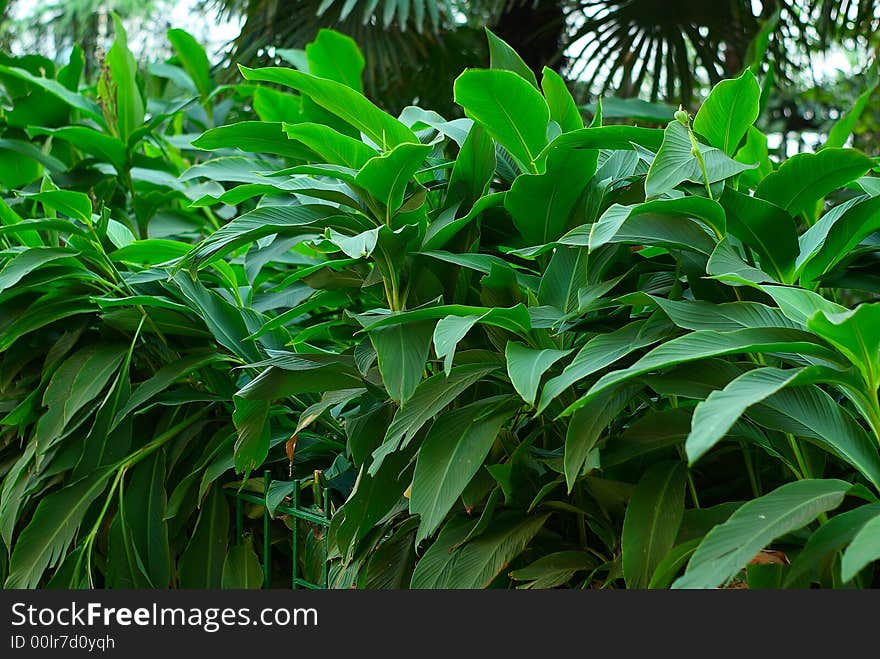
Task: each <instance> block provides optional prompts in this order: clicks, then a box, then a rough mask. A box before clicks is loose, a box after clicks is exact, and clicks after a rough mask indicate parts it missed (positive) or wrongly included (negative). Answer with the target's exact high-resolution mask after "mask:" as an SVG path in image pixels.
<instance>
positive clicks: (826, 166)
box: [755, 148, 874, 215]
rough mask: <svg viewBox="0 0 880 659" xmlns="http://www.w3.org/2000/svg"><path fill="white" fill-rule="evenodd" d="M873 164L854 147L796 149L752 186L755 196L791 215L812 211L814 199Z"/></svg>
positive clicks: (865, 170)
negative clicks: (793, 153)
mask: <svg viewBox="0 0 880 659" xmlns="http://www.w3.org/2000/svg"><path fill="white" fill-rule="evenodd" d="M873 166H874V163H873V161H872V160H871V159H870V158H868V157H867V156H866V155H864V154H863V153H861V152H859V151H856V150H854V149H838V148H829V149H822V150H821V151H819V152H818V153H799V154H797V155H794V156H792V157H791V158H788V159H787V160H786V161H785V162H783V163H782V164H781V165H780V166H779V169H777V170H776V171H775V172H773V173H772V174H768V175H767V176H766V177H765V178H764V180H763V181H761V184H760V185H759V186H758V189H757V190H755V196H756V197H760V198H761V199H766V200H767V201H770V202H772V203H773V204H775V205H776V206H778V207H779V208H781V209H783V210H784V211H786V212H787V213H789V214H790V215H797V214H799V213H803V212H805V211H809V212H810V213H812V212H813V209H814V208H815V206H816V202H818V201H819V200H820V199H823V198H824V197H825V196H826V195H827V194H828V193H829V192H832V191H833V190H836V189H837V188H839V187H840V186H842V185H845V184H846V183H849V182H850V181H854V180H855V179H857V178H859V177H860V176H862V175H863V174H864V173H865V172H867V171H868V170H870V169H871V168H872V167H873Z"/></svg>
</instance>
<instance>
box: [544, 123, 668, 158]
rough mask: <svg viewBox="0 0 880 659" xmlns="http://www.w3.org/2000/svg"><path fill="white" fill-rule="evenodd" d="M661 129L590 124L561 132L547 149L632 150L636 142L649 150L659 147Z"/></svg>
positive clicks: (661, 136) (661, 137)
mask: <svg viewBox="0 0 880 659" xmlns="http://www.w3.org/2000/svg"><path fill="white" fill-rule="evenodd" d="M662 143H663V131H662V130H660V129H659V128H642V127H640V126H591V127H589V128H580V129H578V130H573V131H571V132H568V133H563V134H562V135H560V136H559V137H557V138H556V139H555V140H553V141H552V142H551V143H550V145H549V146H548V147H547V149H550V148H554V149H556V148H563V147H574V148H578V149H614V150H623V151H632V150H633V145H634V144H636V145H638V146H640V147H642V148H645V149H647V150H648V151H651V152H656V151H658V150H659V149H660V145H661V144H662Z"/></svg>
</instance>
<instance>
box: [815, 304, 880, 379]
mask: <svg viewBox="0 0 880 659" xmlns="http://www.w3.org/2000/svg"><path fill="white" fill-rule="evenodd" d="M807 329H809V330H811V331H813V332H815V333H816V334H818V335H819V336H821V337H822V338H823V339H825V340H826V341H828V343H830V344H831V345H833V346H834V347H836V348H837V349H838V350H840V352H842V353H843V354H844V355H846V358H847V359H849V360H850V361H851V362H852V363H853V364H854V365H855V367H856V368H858V369H859V371H860V372H861V374H862V377H863V378H864V379H865V383H866V384H867V386H868V389H869V390H871V389H872V388H873V390H874V391H876V389H877V387H878V386H880V302H875V303H873V304H860V305H859V306H858V307H856V308H855V309H851V310H847V311H842V312H840V313H827V312H826V311H822V310H818V311H816V313H815V314H813V315H812V316H811V317H810V319H809V320H807Z"/></svg>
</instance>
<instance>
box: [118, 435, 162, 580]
mask: <svg viewBox="0 0 880 659" xmlns="http://www.w3.org/2000/svg"><path fill="white" fill-rule="evenodd" d="M165 475H166V463H165V454H164V453H163V452H161V451H157V452H156V453H154V454H153V455H152V456H150V457H149V458H147V459H146V460H144V461H143V462H141V463H140V464H138V465H137V466H135V468H134V469H133V470H132V472H131V478H130V480H129V481H128V483H126V484H125V489H124V495H123V502H124V505H125V522H126V525H127V526H128V528H129V531H130V533H131V541H132V544H133V545H134V548H135V550H136V551H137V555H138V557H139V559H140V563H141V569H142V570H143V572H144V574H145V575H146V576H147V577H148V578H149V580H150V583H151V584H152V585H153V587H154V588H167V587H169V585H170V583H171V553H170V549H169V545H168V524H167V522H166V521H165V509H166V505H167V501H168V499H167V497H166V494H165Z"/></svg>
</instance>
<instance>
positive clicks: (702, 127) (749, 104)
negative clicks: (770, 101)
mask: <svg viewBox="0 0 880 659" xmlns="http://www.w3.org/2000/svg"><path fill="white" fill-rule="evenodd" d="M760 101H761V87H760V86H759V85H758V81H757V80H756V79H755V74H754V73H752V72H751V71H750V70H749V69H746V70H745V71H743V72H742V75H740V76H739V77H738V78H734V79H733V80H722V81H721V82H719V83H718V84H717V85H715V86H714V87H713V88H712V91H711V92H709V96H708V97H707V98H706V100H705V101H704V103H703V105H702V106H701V107H700V110H699V112H697V116H696V117H694V130H695V131H696V132H697V133H699V134H700V135H702V136H703V137H705V138H706V140H707V141H708V142H709V144H711V145H712V146H714V147H716V148H718V149H721V150H722V151H724V153H726V154H727V155H730V156H732V155H733V153H734V151H736V147H737V146H738V145H739V143H740V141H741V140H742V138H743V135H745V134H746V131H747V130H748V128H749V126H751V125H752V124H753V123H755V119H757V118H758V112H759V110H760Z"/></svg>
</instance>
